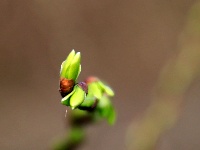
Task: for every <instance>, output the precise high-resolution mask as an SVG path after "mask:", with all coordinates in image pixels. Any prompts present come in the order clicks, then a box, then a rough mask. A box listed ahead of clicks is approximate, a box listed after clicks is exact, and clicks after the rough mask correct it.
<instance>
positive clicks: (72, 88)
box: [59, 50, 115, 124]
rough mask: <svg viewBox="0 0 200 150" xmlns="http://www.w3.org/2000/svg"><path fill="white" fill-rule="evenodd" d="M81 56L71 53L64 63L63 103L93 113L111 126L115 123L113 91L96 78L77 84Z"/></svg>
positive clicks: (62, 66) (62, 70)
mask: <svg viewBox="0 0 200 150" xmlns="http://www.w3.org/2000/svg"><path fill="white" fill-rule="evenodd" d="M80 60H81V54H80V52H77V53H75V51H74V50H72V51H71V52H70V54H69V55H68V57H67V58H66V60H65V61H63V63H62V65H61V70H60V90H59V91H60V93H61V96H62V97H63V98H62V100H61V103H62V104H63V105H66V106H69V107H71V108H72V109H75V108H78V109H80V110H88V111H92V112H94V113H95V114H96V116H99V117H101V118H106V119H107V120H108V122H109V123H110V124H113V123H114V121H115V111H114V108H113V105H112V103H111V100H110V97H113V96H114V92H113V90H112V89H111V88H110V87H109V86H108V85H106V84H105V83H103V82H102V81H101V80H99V79H98V78H96V77H88V78H87V79H86V80H85V82H79V83H77V78H78V76H79V74H80V72H81V64H80Z"/></svg>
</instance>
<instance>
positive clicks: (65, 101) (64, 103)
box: [61, 90, 75, 106]
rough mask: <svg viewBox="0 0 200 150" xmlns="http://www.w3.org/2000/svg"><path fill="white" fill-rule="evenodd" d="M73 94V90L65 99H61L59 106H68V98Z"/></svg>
mask: <svg viewBox="0 0 200 150" xmlns="http://www.w3.org/2000/svg"><path fill="white" fill-rule="evenodd" d="M74 92H75V90H73V91H72V92H71V93H69V94H67V95H66V96H65V97H63V98H62V100H61V104H63V105H66V106H69V100H70V97H71V96H72V94H73V93H74Z"/></svg>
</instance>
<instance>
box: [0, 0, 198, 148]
mask: <svg viewBox="0 0 200 150" xmlns="http://www.w3.org/2000/svg"><path fill="white" fill-rule="evenodd" d="M194 2H195V1H194V0H169V1H162V0H149V1H141V0H133V1H131V0H126V1H122V0H115V1H114V0H103V1H93V0H88V1H73V0H71V1H70V0H56V1H55V0H54V1H53V0H48V1H47V0H32V1H30V0H18V1H12V0H1V1H0V96H1V98H0V149H2V150H23V149H31V150H32V149H33V150H36V149H37V150H45V149H50V147H51V145H52V142H53V141H54V139H55V138H57V137H60V136H62V135H63V134H64V133H65V132H66V121H65V117H64V114H65V107H64V106H62V105H61V104H60V99H61V97H60V95H59V92H58V79H59V69H60V64H61V62H62V61H63V60H64V59H65V57H66V56H67V55H68V53H69V52H70V51H71V49H75V50H76V51H81V53H82V73H81V76H80V80H83V79H84V78H85V77H87V76H88V75H97V76H99V77H100V78H102V79H104V80H105V81H108V83H109V84H110V85H111V86H112V87H113V88H114V89H115V92H116V97H115V98H114V100H113V101H114V105H115V107H116V109H117V113H118V120H117V123H116V125H115V126H114V127H110V126H108V125H107V124H106V122H104V123H101V124H99V125H93V126H89V127H88V128H87V137H88V138H87V140H86V143H85V144H83V145H82V147H81V148H80V149H81V150H86V149H87V150H94V149H95V150H101V149H104V150H114V149H115V150H124V149H126V145H125V137H126V130H127V128H128V126H129V124H130V123H131V122H132V120H133V119H134V118H135V117H137V116H138V114H140V113H142V112H143V111H144V110H145V109H146V108H147V106H148V105H149V102H150V100H151V96H152V90H153V88H154V85H155V83H156V82H157V79H158V76H159V73H160V70H161V68H162V67H163V65H164V64H165V62H166V61H167V60H168V59H169V58H171V57H173V56H174V55H177V53H178V52H177V42H178V38H179V36H180V34H181V32H182V30H183V28H184V25H185V21H186V17H187V12H188V10H189V8H190V7H191V6H192V4H194ZM199 89H200V81H199V80H198V79H197V80H196V81H195V82H194V83H193V84H192V86H191V87H190V89H189V91H188V92H187V93H186V96H185V101H184V105H185V107H184V109H183V113H182V116H181V118H180V120H179V121H178V123H177V124H176V126H175V127H174V128H173V129H172V130H171V131H169V132H167V133H166V135H165V136H164V137H163V138H162V139H161V141H160V145H159V149H161V150H188V149H199V147H200V143H199V140H200V128H199V127H200V120H199V118H198V117H199V116H198V114H199V113H200V109H199V107H198V106H199V104H200V101H199V98H200V93H199Z"/></svg>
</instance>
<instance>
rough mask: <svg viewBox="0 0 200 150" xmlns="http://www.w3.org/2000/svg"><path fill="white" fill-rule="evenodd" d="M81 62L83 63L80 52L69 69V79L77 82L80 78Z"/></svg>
mask: <svg viewBox="0 0 200 150" xmlns="http://www.w3.org/2000/svg"><path fill="white" fill-rule="evenodd" d="M80 61H81V53H80V52H78V53H76V55H75V56H74V58H73V60H72V61H71V64H70V66H69V69H68V70H67V74H66V76H67V79H73V80H76V79H77V78H78V75H79V72H80Z"/></svg>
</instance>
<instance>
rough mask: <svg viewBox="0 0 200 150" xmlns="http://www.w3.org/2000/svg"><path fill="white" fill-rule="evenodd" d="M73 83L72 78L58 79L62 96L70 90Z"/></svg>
mask: <svg viewBox="0 0 200 150" xmlns="http://www.w3.org/2000/svg"><path fill="white" fill-rule="evenodd" d="M74 85H75V82H74V80H68V79H66V78H61V79H60V90H59V92H60V94H61V96H62V97H65V96H66V95H67V94H69V93H70V92H72V90H73V87H74Z"/></svg>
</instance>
